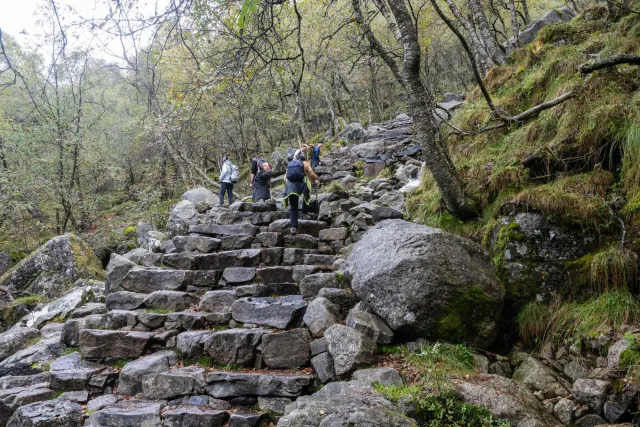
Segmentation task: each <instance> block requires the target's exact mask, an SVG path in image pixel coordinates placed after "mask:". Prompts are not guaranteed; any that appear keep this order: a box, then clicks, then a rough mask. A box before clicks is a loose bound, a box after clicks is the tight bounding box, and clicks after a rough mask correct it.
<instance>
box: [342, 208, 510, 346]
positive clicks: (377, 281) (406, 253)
mask: <svg viewBox="0 0 640 427" xmlns="http://www.w3.org/2000/svg"><path fill="white" fill-rule="evenodd" d="M343 270H344V273H345V277H346V278H347V279H348V280H349V281H350V282H351V287H352V288H353V290H354V291H355V292H356V294H357V295H358V296H359V297H360V298H361V299H362V301H364V302H365V303H366V304H367V306H369V307H370V308H371V309H372V310H373V311H374V312H375V313H376V314H377V315H379V316H380V317H381V318H382V319H383V320H384V321H385V322H386V323H387V324H388V325H389V327H391V329H392V330H394V331H397V332H400V333H401V334H405V335H407V336H428V337H431V338H434V339H436V338H442V339H450V336H449V335H450V332H449V331H444V330H440V329H439V328H438V324H439V321H440V320H441V319H442V318H444V317H445V316H447V315H450V313H449V312H448V311H447V309H448V308H449V306H450V305H451V304H453V300H454V298H455V297H456V296H457V295H459V294H460V293H461V292H463V293H464V292H471V290H472V289H473V290H477V292H479V293H481V295H482V304H483V306H482V307H480V306H478V307H477V308H478V310H474V311H473V312H471V313H469V312H463V313H460V314H459V316H460V318H461V328H459V330H458V331H457V332H458V333H459V335H460V337H461V338H463V339H465V340H468V341H471V342H473V343H474V344H475V345H477V346H478V347H486V346H488V345H490V344H491V342H492V341H493V339H494V338H495V334H496V332H497V326H498V319H500V315H501V310H502V302H503V297H504V288H503V287H502V285H501V284H500V282H499V281H498V280H497V278H496V275H495V272H494V271H493V265H492V264H491V262H490V260H489V256H488V254H487V253H486V251H485V250H484V249H482V247H480V246H479V245H477V244H476V243H474V242H471V241H469V240H466V239H463V238H461V237H459V236H455V235H452V234H448V233H445V232H442V231H441V230H439V229H435V228H429V227H425V226H422V225H418V224H414V223H410V222H406V221H401V220H389V221H383V222H381V223H379V224H377V225H376V226H375V227H373V228H372V229H371V230H369V231H368V232H367V233H365V234H364V236H363V238H362V240H360V241H359V242H357V243H356V244H355V245H354V246H353V250H352V251H351V253H350V254H349V256H348V257H347V260H346V262H345V264H344V266H343ZM451 308H452V309H454V308H453V307H451Z"/></svg>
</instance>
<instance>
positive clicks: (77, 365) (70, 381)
mask: <svg viewBox="0 0 640 427" xmlns="http://www.w3.org/2000/svg"><path fill="white" fill-rule="evenodd" d="M105 369H106V366H104V365H99V364H97V363H93V362H89V361H88V360H82V359H81V358H80V353H78V352H75V353H71V354H69V355H66V356H62V357H60V358H58V359H56V360H55V361H54V362H53V363H52V364H51V367H50V368H49V375H50V380H49V381H50V384H51V388H52V389H53V390H58V391H75V390H84V389H85V388H86V387H87V386H88V385H89V380H90V379H91V377H92V376H93V375H96V374H98V373H100V372H102V371H103V370H105Z"/></svg>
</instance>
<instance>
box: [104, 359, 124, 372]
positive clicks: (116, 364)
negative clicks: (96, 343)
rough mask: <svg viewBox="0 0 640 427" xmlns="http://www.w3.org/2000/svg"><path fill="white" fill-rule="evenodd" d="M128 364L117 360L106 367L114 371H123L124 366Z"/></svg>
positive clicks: (122, 360)
mask: <svg viewBox="0 0 640 427" xmlns="http://www.w3.org/2000/svg"><path fill="white" fill-rule="evenodd" d="M127 363H129V361H128V360H125V359H116V360H112V361H110V362H108V363H107V364H106V365H107V366H110V367H112V368H113V369H118V370H121V369H122V368H124V365H126V364H127Z"/></svg>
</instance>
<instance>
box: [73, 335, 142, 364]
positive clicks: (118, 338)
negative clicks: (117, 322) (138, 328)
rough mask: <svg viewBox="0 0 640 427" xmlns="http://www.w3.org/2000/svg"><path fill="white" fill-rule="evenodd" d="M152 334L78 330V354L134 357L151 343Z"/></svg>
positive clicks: (83, 355)
mask: <svg viewBox="0 0 640 427" xmlns="http://www.w3.org/2000/svg"><path fill="white" fill-rule="evenodd" d="M152 338H153V334H152V333H150V332H135V331H104V330H99V329H83V330H81V331H80V354H81V356H82V357H83V358H85V359H104V358H108V357H113V358H115V359H135V358H138V357H140V356H142V355H143V354H144V352H145V350H146V349H147V348H148V347H149V345H150V344H151V339H152Z"/></svg>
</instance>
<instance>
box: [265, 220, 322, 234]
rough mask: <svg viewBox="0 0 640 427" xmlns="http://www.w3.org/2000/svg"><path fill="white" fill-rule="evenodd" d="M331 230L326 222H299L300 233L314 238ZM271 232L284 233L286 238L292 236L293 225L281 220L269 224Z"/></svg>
mask: <svg viewBox="0 0 640 427" xmlns="http://www.w3.org/2000/svg"><path fill="white" fill-rule="evenodd" d="M327 228H329V224H327V223H326V222H324V221H311V220H308V219H301V220H299V221H298V233H299V234H309V235H311V236H313V237H318V235H319V234H320V231H321V230H325V229H327ZM269 231H270V232H277V233H282V234H283V235H285V236H288V235H290V234H291V223H290V222H289V220H288V219H279V220H277V221H274V222H272V223H271V224H269Z"/></svg>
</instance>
